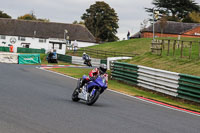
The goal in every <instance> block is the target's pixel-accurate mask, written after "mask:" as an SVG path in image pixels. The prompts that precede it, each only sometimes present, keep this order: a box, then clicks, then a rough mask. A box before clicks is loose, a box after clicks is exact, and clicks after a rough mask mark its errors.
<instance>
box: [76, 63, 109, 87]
mask: <svg viewBox="0 0 200 133" xmlns="http://www.w3.org/2000/svg"><path fill="white" fill-rule="evenodd" d="M106 71H107V66H106V64H100V66H99V67H98V68H94V69H93V70H91V71H90V72H89V77H87V78H85V79H83V80H82V83H81V84H80V90H79V91H81V90H82V87H83V86H84V85H85V83H88V82H89V81H91V80H94V79H96V77H97V76H98V75H103V76H105V77H106V83H108V74H107V73H106Z"/></svg>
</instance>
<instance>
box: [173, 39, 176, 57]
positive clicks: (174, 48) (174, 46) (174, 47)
mask: <svg viewBox="0 0 200 133" xmlns="http://www.w3.org/2000/svg"><path fill="white" fill-rule="evenodd" d="M175 50H176V40H174V44H173V56H174V55H175Z"/></svg>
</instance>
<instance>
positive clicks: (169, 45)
mask: <svg viewBox="0 0 200 133" xmlns="http://www.w3.org/2000/svg"><path fill="white" fill-rule="evenodd" d="M169 46H170V40H168V50H167V56H169Z"/></svg>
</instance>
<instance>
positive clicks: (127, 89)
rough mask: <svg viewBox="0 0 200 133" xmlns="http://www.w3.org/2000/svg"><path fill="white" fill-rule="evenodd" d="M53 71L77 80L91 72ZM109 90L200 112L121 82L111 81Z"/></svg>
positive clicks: (78, 69) (70, 69) (84, 70)
mask: <svg viewBox="0 0 200 133" xmlns="http://www.w3.org/2000/svg"><path fill="white" fill-rule="evenodd" d="M51 70H53V71H56V72H59V73H62V74H66V75H69V76H72V77H75V78H80V77H82V75H88V73H89V71H90V69H83V68H52V69H51ZM109 75H110V74H109ZM108 88H109V89H112V90H115V91H119V92H123V93H126V94H129V95H132V96H143V97H146V98H151V99H155V100H158V101H161V102H165V103H168V104H172V105H175V106H179V107H182V108H187V109H190V110H195V111H200V106H198V105H194V104H190V103H184V102H182V101H180V100H177V99H174V98H172V97H166V96H165V97H164V96H162V95H159V94H157V93H155V92H152V91H147V90H143V89H139V88H137V87H134V86H131V85H127V84H124V83H121V82H119V81H116V80H111V79H109V81H108Z"/></svg>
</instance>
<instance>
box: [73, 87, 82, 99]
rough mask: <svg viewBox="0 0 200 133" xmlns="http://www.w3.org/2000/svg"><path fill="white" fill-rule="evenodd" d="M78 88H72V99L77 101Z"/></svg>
mask: <svg viewBox="0 0 200 133" xmlns="http://www.w3.org/2000/svg"><path fill="white" fill-rule="evenodd" d="M78 94H79V93H78V88H76V89H75V90H74V92H73V93H72V101H74V102H78V101H79V100H80V98H78Z"/></svg>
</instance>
